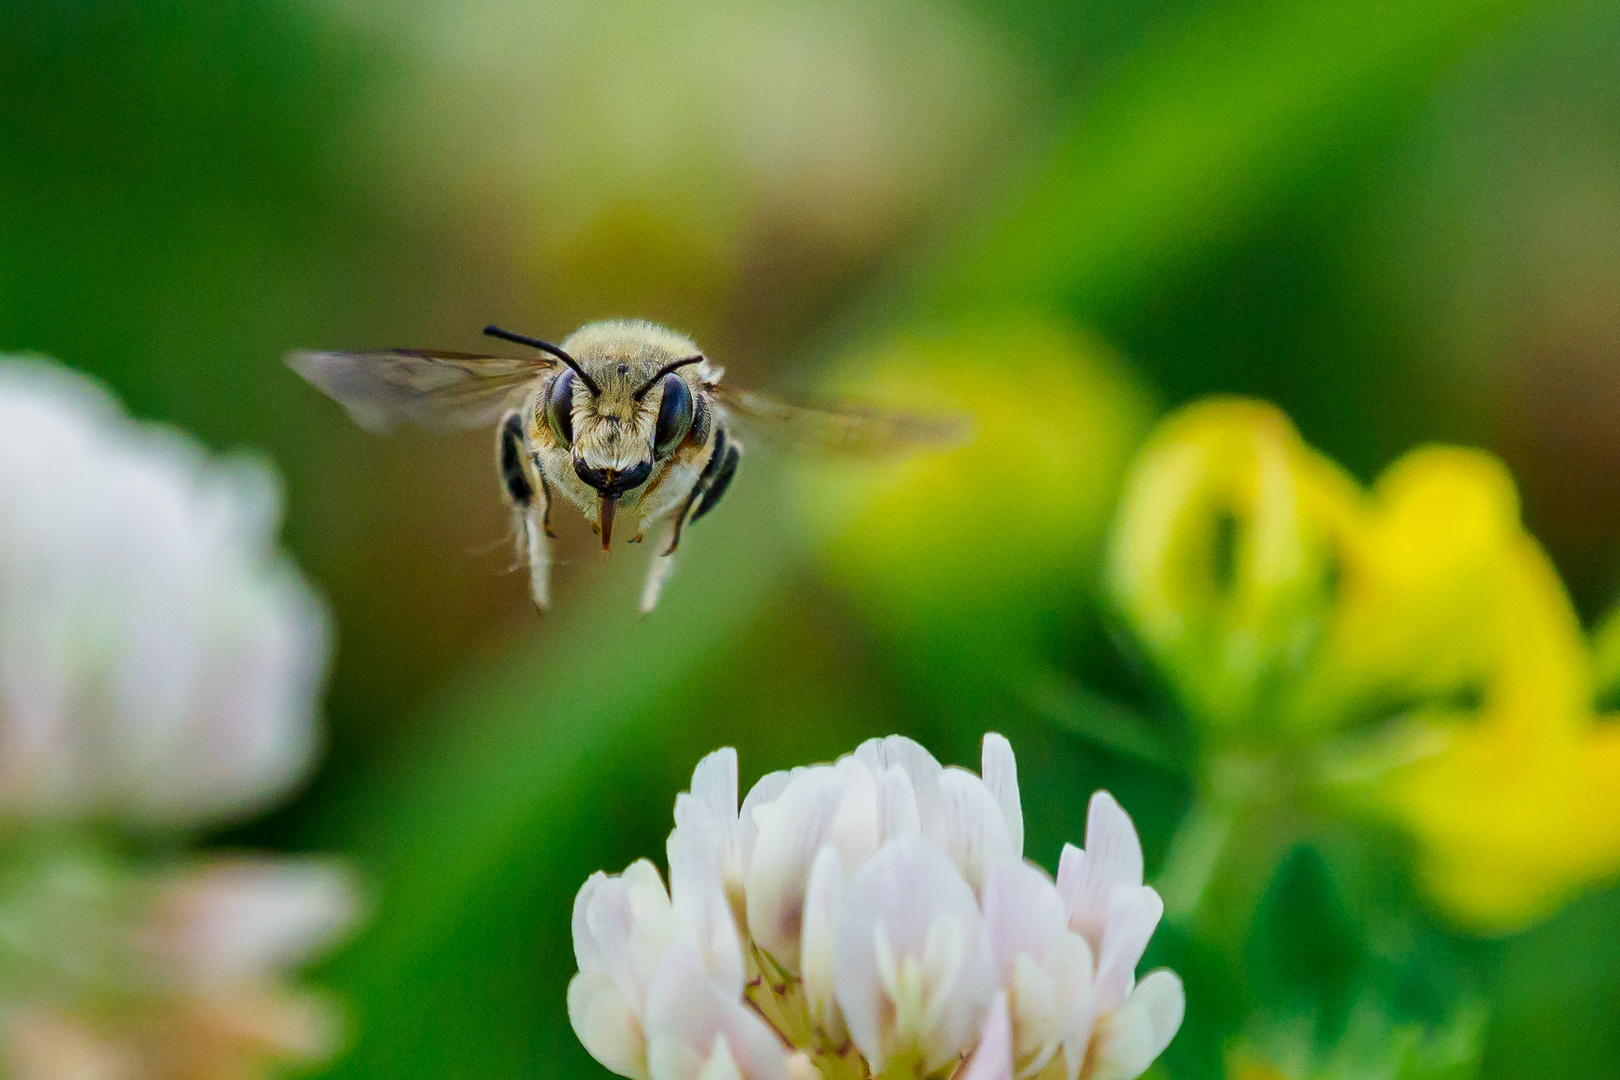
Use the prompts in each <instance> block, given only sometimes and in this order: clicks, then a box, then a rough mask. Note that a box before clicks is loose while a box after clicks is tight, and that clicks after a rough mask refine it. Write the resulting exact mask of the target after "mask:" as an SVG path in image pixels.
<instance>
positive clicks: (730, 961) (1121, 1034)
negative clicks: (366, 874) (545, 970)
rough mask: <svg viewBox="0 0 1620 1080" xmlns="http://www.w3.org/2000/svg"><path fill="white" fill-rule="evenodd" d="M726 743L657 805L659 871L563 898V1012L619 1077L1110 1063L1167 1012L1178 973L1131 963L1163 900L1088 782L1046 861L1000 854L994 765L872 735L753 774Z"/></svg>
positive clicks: (1003, 810)
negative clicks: (963, 763) (944, 759)
mask: <svg viewBox="0 0 1620 1080" xmlns="http://www.w3.org/2000/svg"><path fill="white" fill-rule="evenodd" d="M736 770H737V757H736V753H735V752H734V751H732V750H730V749H725V750H720V751H717V752H716V753H714V754H712V755H710V756H709V757H707V758H705V759H704V760H703V761H702V762H700V763H699V765H698V767H697V769H696V771H695V772H694V774H693V778H692V790H691V791H690V792H688V793H683V794H682V795H681V796H680V797H679V798H678V799H677V801H676V810H675V816H676V827H675V830H674V832H673V833H672V834H671V836H670V839H669V845H668V849H669V865H670V888H669V890H668V891H667V892H666V891H665V889H664V886H663V882H662V880H661V879H660V878H659V877H658V873H657V870H656V869H655V868H654V867H653V866H652V864H650V863H648V862H646V861H644V860H643V861H641V862H637V863H634V864H632V865H631V867H630V868H629V869H628V870H626V871H625V872H624V874H623V875H620V876H617V877H608V876H605V875H602V874H597V875H594V876H593V877H592V878H591V879H590V880H589V881H587V882H586V883H585V886H584V887H583V888H582V889H581V890H580V894H579V898H578V900H577V901H576V904H575V914H574V948H575V952H576V954H577V956H578V959H579V965H580V972H579V974H578V975H576V976H575V977H574V981H573V982H572V983H571V984H570V986H569V991H568V1003H569V1017H570V1019H571V1020H572V1022H573V1025H574V1030H575V1031H576V1033H578V1035H579V1037H580V1041H581V1042H583V1043H584V1044H585V1047H586V1049H587V1050H589V1051H590V1052H591V1054H592V1055H593V1056H595V1057H596V1059H597V1060H598V1061H600V1062H601V1063H602V1064H604V1065H606V1066H607V1067H608V1068H609V1069H612V1070H613V1071H614V1072H616V1073H619V1074H620V1075H622V1076H627V1077H632V1078H635V1080H697V1078H703V1080H722V1078H724V1080H730V1078H732V1077H737V1078H742V1080H800V1078H804V1077H809V1076H812V1075H814V1073H812V1072H811V1070H815V1071H816V1072H819V1074H820V1075H821V1076H823V1077H826V1078H827V1080H865V1078H867V1077H869V1076H873V1075H883V1076H886V1077H891V1078H896V1080H899V1078H918V1080H921V1078H936V1077H943V1076H946V1075H949V1074H950V1073H951V1072H953V1071H955V1070H958V1069H962V1070H966V1071H965V1072H964V1073H963V1075H964V1078H965V1080H1015V1078H1024V1077H1032V1076H1041V1077H1042V1078H1043V1080H1081V1078H1085V1080H1130V1078H1132V1077H1135V1076H1137V1075H1139V1074H1140V1073H1141V1072H1142V1071H1143V1070H1145V1069H1146V1068H1147V1067H1148V1065H1149V1064H1151V1063H1152V1061H1153V1059H1154V1058H1155V1057H1157V1056H1158V1054H1159V1053H1160V1052H1161V1051H1162V1050H1163V1049H1164V1047H1165V1046H1166V1045H1167V1044H1168V1043H1169V1041H1170V1039H1171V1037H1172V1036H1173V1035H1174V1034H1175V1032H1176V1029H1177V1028H1178V1027H1179V1026H1180V1023H1181V1013H1182V991H1181V984H1180V981H1179V980H1178V979H1177V978H1176V977H1175V975H1173V974H1172V973H1170V972H1168V971H1159V972H1154V973H1153V974H1151V975H1149V976H1147V977H1146V978H1144V979H1142V981H1141V982H1137V980H1136V966H1137V964H1138V963H1139V962H1140V960H1141V957H1142V952H1143V950H1144V949H1145V947H1146V945H1147V941H1148V938H1149V937H1150V936H1151V935H1152V933H1153V929H1154V927H1155V926H1156V925H1157V923H1158V919H1159V916H1160V914H1161V913H1162V911H1163V905H1162V903H1160V901H1159V898H1158V894H1157V893H1155V892H1154V891H1153V890H1152V889H1151V888H1149V887H1147V886H1145V885H1143V883H1142V851H1141V845H1140V843H1139V842H1138V840H1137V837H1136V832H1135V829H1134V828H1133V827H1132V825H1131V822H1130V819H1129V818H1128V817H1127V816H1126V815H1125V812H1124V811H1123V810H1122V809H1120V807H1119V805H1118V804H1117V803H1116V802H1114V800H1113V799H1112V797H1110V796H1109V795H1107V794H1106V793H1104V792H1099V793H1098V794H1097V795H1096V796H1095V797H1094V798H1093V800H1092V805H1091V811H1090V820H1089V822H1088V826H1087V831H1086V848H1085V850H1083V851H1082V850H1081V849H1079V848H1074V847H1072V846H1071V847H1069V848H1066V849H1065V851H1064V853H1063V858H1062V862H1061V866H1060V871H1059V876H1058V878H1057V880H1056V881H1054V880H1053V879H1052V878H1050V877H1048V876H1047V875H1046V873H1045V872H1044V871H1043V870H1041V869H1040V868H1039V867H1037V866H1035V865H1034V864H1032V863H1027V862H1025V861H1024V860H1023V815H1022V811H1021V809H1020V802H1019V794H1018V774H1017V764H1016V762H1015V760H1014V758H1013V753H1012V748H1011V747H1010V746H1009V745H1008V744H1007V741H1006V740H1005V739H1003V738H1002V737H1001V736H999V735H994V734H991V735H987V736H985V740H984V756H983V767H982V772H981V773H980V774H977V775H976V774H974V773H971V772H967V771H966V770H963V769H956V768H944V767H942V766H941V765H940V764H939V763H938V762H937V761H935V760H934V758H933V757H932V756H931V755H930V754H929V753H928V752H927V751H926V750H924V749H923V748H922V747H921V746H919V745H917V744H916V743H915V742H912V741H911V740H909V739H905V738H902V737H899V736H891V737H889V738H887V739H873V740H870V741H868V742H866V743H864V744H862V745H861V746H860V747H859V748H858V749H857V750H856V751H855V752H854V753H853V754H850V755H847V756H845V757H843V758H841V759H839V760H838V761H837V762H834V763H833V764H831V765H815V766H810V767H808V768H802V769H795V770H792V771H791V772H786V773H772V774H770V775H768V776H766V777H765V778H764V779H762V780H761V781H760V782H759V783H758V784H757V785H755V787H754V789H753V790H752V791H751V792H750V793H749V794H748V796H747V797H746V798H745V799H743V801H742V803H741V806H740V807H739V805H738V802H737V792H738V785H737V772H736Z"/></svg>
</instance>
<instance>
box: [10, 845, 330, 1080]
mask: <svg viewBox="0 0 1620 1080" xmlns="http://www.w3.org/2000/svg"><path fill="white" fill-rule="evenodd" d="M10 886H11V888H10V889H9V890H8V894H7V918H6V919H5V921H4V925H3V926H0V952H4V954H5V957H6V961H7V968H8V977H7V979H6V980H5V981H4V985H3V988H0V1075H4V1076H6V1077H8V1078H10V1080H92V1078H93V1080H148V1078H151V1077H165V1078H169V1080H239V1078H245V1077H255V1076H260V1075H262V1074H263V1073H264V1072H265V1071H266V1070H267V1069H268V1067H269V1066H270V1065H271V1064H273V1063H274V1064H281V1065H288V1064H315V1063H319V1062H321V1061H324V1060H326V1059H327V1058H328V1057H330V1056H331V1054H332V1053H333V1052H334V1051H335V1050H336V1049H337V1047H338V1044H339V1041H340V1034H341V1024H340V1022H339V1016H338V1011H337V1009H336V1008H335V1006H334V1005H333V1003H332V1002H330V1001H329V1000H328V999H327V998H326V997H324V996H323V995H319V994H316V993H311V992H308V991H302V990H299V989H297V988H295V987H293V986H291V985H289V984H287V983H286V982H285V981H284V976H285V973H286V971H287V970H288V969H290V968H292V967H294V966H296V965H299V964H302V963H304V962H306V961H308V960H310V959H312V958H313V957H314V956H315V955H317V954H318V953H319V952H321V951H323V950H324V949H325V948H327V947H328V946H330V945H331V944H332V943H333V942H334V941H335V940H336V939H337V937H338V936H340V935H341V934H342V933H343V932H345V931H346V930H347V929H348V927H349V925H350V924H351V923H352V921H353V919H354V916H355V909H356V895H357V893H356V890H355V888H354V884H353V882H352V881H351V880H350V878H349V876H348V875H347V874H346V873H344V872H342V871H340V870H338V869H336V868H335V867H333V866H331V865H330V864H326V863H321V862H314V861H300V860H291V859H283V860H272V859H248V858H236V859H231V860H225V861H219V862H213V863H202V864H198V865H196V866H193V867H186V868H182V869H178V870H166V871H160V872H157V873H154V874H141V873H133V874H132V873H125V872H120V871H119V870H118V869H116V868H113V867H109V866H107V865H106V864H104V863H98V862H94V861H90V862H86V861H84V860H82V859H79V858H76V857H75V856H74V855H72V854H68V855H64V856H59V857H58V858H56V859H55V860H53V862H52V864H51V865H50V867H48V868H47V870H46V872H42V873H35V874H32V875H30V881H29V884H28V885H27V886H25V887H23V888H22V889H21V890H19V889H17V887H16V883H15V882H12V883H10Z"/></svg>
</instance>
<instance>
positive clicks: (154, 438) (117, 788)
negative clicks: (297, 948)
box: [0, 357, 328, 826]
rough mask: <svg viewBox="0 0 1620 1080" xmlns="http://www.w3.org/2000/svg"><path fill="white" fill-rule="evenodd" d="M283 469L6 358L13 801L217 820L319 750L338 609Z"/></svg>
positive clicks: (2, 627)
mask: <svg viewBox="0 0 1620 1080" xmlns="http://www.w3.org/2000/svg"><path fill="white" fill-rule="evenodd" d="M279 512H280V507H279V496H278V492H277V486H276V481H275V478H274V476H273V475H272V474H271V472H270V471H269V470H268V469H266V468H264V467H262V466H260V465H257V464H254V463H251V462H246V461H240V460H226V461H219V460H214V459H211V458H210V457H209V456H208V455H207V454H206V453H205V452H204V450H203V449H202V448H201V447H200V446H198V445H197V444H196V443H195V442H193V441H191V440H190V439H188V438H186V437H185V436H183V435H181V434H180V433H178V432H176V431H173V430H170V429H167V428H163V427H159V426H156V425H153V424H140V423H136V422H135V421H133V420H131V419H130V418H129V417H128V416H126V415H125V414H124V413H123V412H122V410H121V409H120V408H119V407H118V406H117V404H116V403H115V402H114V401H113V400H112V399H111V398H110V397H109V396H108V395H107V394H106V393H105V392H103V391H102V390H101V389H100V387H98V386H97V385H95V384H94V383H92V382H90V381H89V380H87V379H85V378H83V377H81V376H78V375H74V374H72V373H70V372H68V371H66V370H64V369H61V368H58V367H54V366H52V365H48V364H46V363H44V362H40V361H32V360H21V359H7V358H4V357H0V815H33V816H49V817H89V816H95V817H108V818H113V819H116V820H119V821H122V822H125V823H130V824H136V825H148V826H195V825H199V824H204V823H212V822H217V821H219V820H221V819H224V818H228V817H231V816H233V815H238V814H241V813H243V812H245V811H248V810H251V809H253V808H255V807H257V806H260V805H262V804H263V803H264V802H265V801H266V800H268V799H270V798H272V797H274V796H276V795H278V794H280V793H283V792H285V791H286V790H287V789H288V788H289V786H291V785H292V784H294V783H296V782H297V781H298V780H299V779H300V778H301V777H302V776H303V775H304V774H305V772H306V771H307V769H308V768H309V766H310V764H311V761H312V759H313V755H314V752H315V749H316V741H317V740H316V723H315V712H316V703H317V697H318V693H319V691H320V688H321V681H322V676H323V673H324V671H325V666H326V658H327V637H328V634H327V629H326V617H325V614H324V610H323V608H322V605H321V604H320V602H319V601H318V600H317V599H316V597H315V596H314V595H313V593H312V592H311V591H310V589H309V587H308V586H307V585H306V584H305V583H304V581H303V579H302V578H301V577H300V576H299V575H298V573H297V571H296V570H294V569H293V567H292V566H291V565H290V564H289V563H288V562H287V561H286V560H284V559H282V558H280V557H279V556H278V555H277V553H276V551H275V547H274V542H275V532H276V527H277V523H278V519H279Z"/></svg>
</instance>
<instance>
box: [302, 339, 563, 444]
mask: <svg viewBox="0 0 1620 1080" xmlns="http://www.w3.org/2000/svg"><path fill="white" fill-rule="evenodd" d="M555 364H556V361H555V360H552V359H550V358H542V357H526V358H522V359H514V358H511V357H505V356H482V355H479V354H478V353H459V352H440V351H436V350H430V349H389V350H387V351H384V352H291V353H288V354H287V366H288V367H290V368H292V369H293V370H294V371H296V372H298V374H300V375H302V376H303V377H304V378H306V379H308V380H309V381H310V382H311V383H313V384H314V385H315V386H316V387H317V388H319V389H320V390H322V391H324V392H325V393H326V394H328V395H329V396H331V397H332V398H334V399H336V400H337V401H338V402H340V403H341V404H342V405H343V407H344V408H345V409H347V410H348V412H349V415H350V416H351V417H353V419H354V422H355V423H357V424H359V425H360V426H361V427H363V428H365V429H366V430H367V431H387V430H388V429H389V428H391V427H393V426H394V425H395V424H397V423H398V422H399V421H401V420H407V421H409V422H411V423H413V424H420V425H422V426H423V427H431V428H447V427H492V426H494V424H495V422H496V421H497V420H499V419H500V417H501V413H503V412H505V411H506V409H508V408H510V407H511V404H512V402H513V399H514V398H516V397H518V396H519V395H520V394H521V393H522V391H524V390H525V389H527V388H528V386H529V384H530V383H532V382H534V380H535V379H537V378H539V377H540V376H541V375H543V374H545V373H546V372H547V371H549V370H550V369H551V368H552V367H553V366H554V365H555Z"/></svg>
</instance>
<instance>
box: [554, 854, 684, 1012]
mask: <svg viewBox="0 0 1620 1080" xmlns="http://www.w3.org/2000/svg"><path fill="white" fill-rule="evenodd" d="M574 913H575V927H574V955H575V956H576V957H577V958H578V959H579V961H580V970H581V971H593V970H594V971H601V972H603V973H604V974H606V975H607V976H608V977H609V978H610V979H612V980H613V984H614V985H615V986H616V987H617V988H618V990H619V994H620V996H622V997H623V998H624V1000H625V1001H626V1002H628V1003H629V1006H630V1008H631V1009H632V1010H634V1011H635V1013H636V1014H637V1015H641V1014H642V1012H643V1010H644V1008H645V1004H646V1000H647V987H648V985H649V984H650V983H651V981H652V976H653V972H654V971H656V970H657V967H658V964H659V962H660V960H661V959H662V958H663V954H664V951H665V950H666V949H667V948H668V946H669V943H670V942H671V941H672V940H674V938H675V935H676V934H677V933H679V932H680V929H681V924H680V919H679V918H678V917H677V916H676V914H675V909H674V907H673V905H671V903H670V900H669V895H668V894H667V893H666V892H664V883H663V881H662V879H660V878H659V876H658V870H657V868H655V867H654V866H653V864H652V863H650V862H648V861H647V860H646V859H638V860H637V861H635V862H633V863H631V864H630V865H629V867H627V868H626V869H625V871H624V873H623V875H621V876H617V877H607V876H606V875H602V874H595V875H592V877H591V879H590V880H588V881H587V882H586V883H585V886H584V887H583V888H582V889H580V894H579V897H578V898H577V899H576V900H575V903H574Z"/></svg>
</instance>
